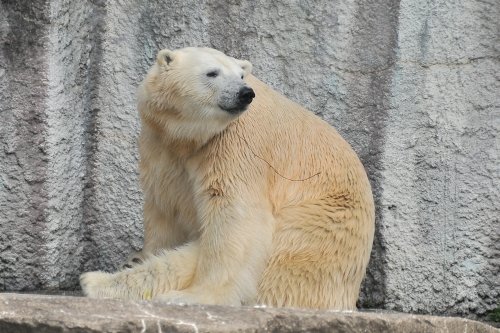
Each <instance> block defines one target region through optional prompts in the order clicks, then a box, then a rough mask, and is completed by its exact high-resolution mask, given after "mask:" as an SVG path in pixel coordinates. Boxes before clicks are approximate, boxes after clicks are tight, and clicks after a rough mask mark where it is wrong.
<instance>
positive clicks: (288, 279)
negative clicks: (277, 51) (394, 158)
mask: <svg viewBox="0 0 500 333" xmlns="http://www.w3.org/2000/svg"><path fill="white" fill-rule="evenodd" d="M212 69H217V70H218V75H217V77H215V78H214V77H208V76H207V73H206V72H207V71H208V70H212ZM250 71H251V64H250V63H248V62H246V61H240V60H236V59H233V58H231V57H228V56H226V55H224V54H222V53H220V52H218V51H215V50H211V49H199V48H186V49H180V50H176V51H169V50H163V51H160V52H159V54H158V59H157V62H156V64H155V65H154V66H153V67H152V69H151V70H150V72H149V73H148V75H147V77H146V79H145V80H144V82H143V84H142V86H141V88H140V91H139V112H140V116H141V120H142V131H141V137H140V174H141V181H142V186H143V190H144V195H145V205H144V227H145V240H144V249H143V251H142V253H141V254H140V256H141V257H142V258H144V262H143V263H140V264H138V265H135V266H133V267H132V268H129V269H124V270H122V271H120V272H117V273H114V274H109V273H102V272H91V273H86V274H83V275H82V277H81V285H82V289H83V291H84V293H85V294H86V295H88V296H90V297H117V298H127V299H150V298H160V299H165V300H169V301H174V302H188V303H189V302H197V303H211V304H233V305H237V304H256V303H259V304H266V305H269V306H290V307H307V308H324V309H354V308H355V303H356V300H357V298H358V294H359V288H360V284H361V281H362V279H363V276H364V274H365V269H366V266H367V263H368V259H369V256H370V251H371V246H372V240H373V233H374V204H373V197H372V193H371V189H370V184H369V182H368V179H367V176H366V173H365V171H364V168H363V166H362V164H361V163H360V161H359V159H358V157H357V156H356V154H355V153H354V152H353V150H352V149H351V147H350V146H349V144H347V143H346V142H345V141H344V140H343V139H342V138H341V137H340V135H339V134H338V133H337V132H336V131H335V130H334V129H333V128H332V127H331V126H330V125H328V124H327V123H326V122H324V121H322V120H321V119H320V118H318V117H317V116H315V115H314V114H312V113H311V112H309V111H307V110H305V109H304V108H302V107H300V106H299V105H297V104H295V103H293V102H291V101H290V100H288V99H287V98H285V97H283V96H282V95H280V94H278V93H277V92H275V91H273V90H272V89H271V88H269V87H268V86H266V85H265V84H264V83H262V82H261V81H259V80H258V79H256V78H255V77H253V76H252V75H250ZM241 75H245V82H246V84H247V85H249V86H250V87H252V88H253V90H254V91H255V95H256V97H255V99H254V100H253V102H252V103H251V104H250V107H249V108H248V110H246V111H245V112H243V113H241V114H240V113H238V114H233V113H229V112H227V111H224V110H222V109H221V108H220V107H219V106H218V103H219V102H218V101H220V100H221V98H226V97H221V96H222V95H221V94H222V93H221V91H223V90H224V91H231V89H232V88H231V87H232V86H235V87H236V86H237V87H241V86H243V85H245V83H244V82H243V80H242V79H241V78H240V76H241ZM238 89H239V88H238ZM233 90H234V89H233ZM228 94H229V95H230V93H228ZM226 95H227V94H226ZM229 95H228V96H229ZM229 99H230V98H229Z"/></svg>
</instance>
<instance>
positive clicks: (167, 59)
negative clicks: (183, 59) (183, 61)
mask: <svg viewBox="0 0 500 333" xmlns="http://www.w3.org/2000/svg"><path fill="white" fill-rule="evenodd" d="M174 58H175V55H174V52H173V51H170V50H167V49H164V50H161V51H160V52H158V55H157V56H156V62H157V63H158V64H159V65H162V66H168V65H170V63H171V62H172V61H174Z"/></svg>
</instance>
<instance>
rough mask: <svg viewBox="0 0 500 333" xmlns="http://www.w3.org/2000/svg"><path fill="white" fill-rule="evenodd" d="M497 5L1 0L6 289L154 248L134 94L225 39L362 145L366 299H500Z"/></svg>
mask: <svg viewBox="0 0 500 333" xmlns="http://www.w3.org/2000/svg"><path fill="white" fill-rule="evenodd" d="M499 17H500V5H499V4H498V3H496V2H495V1H481V0H476V1H473V0H470V1H435V2H429V1H427V0H425V1H424V0H411V1H410V0H404V1H391V0H379V1H371V0H356V1H347V0H336V1H327V0H319V1H308V0H294V1H285V0H280V1H263V0H258V1H238V0H231V1H194V0H188V1H169V2H167V1H130V0H127V1H125V0H123V1H103V0H94V1H76V2H75V1H69V0H45V1H42V0H36V1H27V0H21V1H6V0H3V1H1V2H0V124H1V126H0V289H4V290H10V291H15V290H29V289H71V288H74V287H75V286H76V285H77V277H78V275H79V274H80V273H81V272H83V271H86V270H94V269H105V270H112V269H114V268H116V267H117V266H118V265H119V264H120V263H121V262H122V261H123V260H124V258H125V257H126V256H127V255H128V253H129V252H130V251H132V250H133V249H137V248H139V247H140V245H141V234H142V226H141V198H142V196H141V193H140V191H139V188H138V179H137V149H136V140H137V135H138V131H139V121H138V117H137V114H136V110H135V91H136V87H137V85H138V83H139V82H140V80H141V78H142V77H143V75H144V73H145V72H146V70H147V68H148V67H149V65H150V64H151V63H152V61H153V59H154V56H155V54H156V52H157V50H158V49H160V48H165V47H168V48H172V49H174V48H178V47H184V46H211V47H215V48H217V49H220V50H221V51H224V52H226V53H228V54H230V55H232V56H235V57H241V58H245V59H248V60H250V61H251V62H252V63H253V64H254V73H255V74H256V75H257V76H258V77H260V78H261V79H262V80H263V81H265V82H267V83H268V84H270V85H271V86H273V87H275V88H276V89H277V90H278V91H281V92H282V93H284V94H285V95H286V96H288V97H289V98H291V99H293V100H295V101H297V102H299V103H300V104H303V105H305V106H307V107H308V108H309V109H310V110H311V111H313V112H315V113H316V114H318V115H320V116H321V117H323V118H324V119H326V120H327V121H328V122H330V123H331V124H332V125H333V126H335V127H336V128H337V129H338V130H339V131H340V132H341V133H342V135H343V136H344V137H345V138H346V139H348V141H349V142H350V143H351V144H352V145H353V147H354V149H355V150H356V151H357V152H358V154H359V155H360V157H361V158H362V160H363V162H364V164H365V166H366V169H367V171H368V173H369V176H370V179H371V181H372V185H373V188H374V194H375V197H376V204H377V231H376V240H375V244H374V249H373V255H372V261H371V263H370V267H369V270H368V274H367V278H366V280H365V283H364V288H363V293H362V297H361V302H360V304H361V305H363V306H368V307H383V308H388V309H396V310H402V311H408V312H421V313H433V314H463V315H471V316H474V315H476V314H478V315H481V314H484V313H485V312H486V311H488V310H491V309H493V308H495V307H496V306H498V303H499V297H500V296H499V295H500V282H499V278H498V276H500V272H499V267H500V224H499V216H500V207H499V204H498V202H499V201H500V200H499V199H500V198H499V193H500V185H499V184H500V182H499V179H500V172H499V156H498V155H499V139H498V136H499V134H500V116H499V111H500V97H499V94H500V93H499V91H500V50H499V49H498V47H499V45H500V41H499V37H498V36H499V34H500V26H499V23H498V22H499V20H498V18H499Z"/></svg>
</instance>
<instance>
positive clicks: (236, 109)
mask: <svg viewBox="0 0 500 333" xmlns="http://www.w3.org/2000/svg"><path fill="white" fill-rule="evenodd" d="M219 108H220V109H221V110H222V111H224V112H226V113H228V114H230V115H233V116H237V115H239V114H241V113H243V112H245V111H246V110H247V109H248V105H245V106H236V107H234V108H227V107H222V106H220V105H219Z"/></svg>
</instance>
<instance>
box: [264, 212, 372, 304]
mask: <svg viewBox="0 0 500 333" xmlns="http://www.w3.org/2000/svg"><path fill="white" fill-rule="evenodd" d="M290 213H291V214H290V215H288V216H289V217H290V218H295V219H297V218H300V217H302V220H300V219H299V220H295V221H290V220H288V221H283V220H282V221H280V225H279V226H278V228H277V230H276V232H275V234H274V237H273V250H272V254H271V257H270V259H269V262H268V265H267V267H266V270H265V271H264V274H263V276H262V279H261V281H260V283H259V288H258V303H259V304H265V305H270V306H276V307H301V308H314V309H335V310H354V309H355V308H356V301H357V299H358V295H359V289H360V284H361V281H362V279H363V276H364V274H365V269H366V265H367V263H368V259H369V255H370V250H371V243H372V237H373V232H372V226H371V225H370V222H368V224H365V223H363V221H358V220H357V219H356V218H355V217H354V216H352V214H351V213H350V212H347V214H346V215H345V216H346V217H348V216H349V215H351V216H350V218H348V219H347V220H344V219H336V218H335V215H337V214H324V215H321V214H315V215H314V216H313V215H311V216H307V220H306V219H304V217H306V216H304V214H303V213H304V212H299V211H297V210H294V211H291V212H290ZM316 213H318V210H316ZM320 213H321V212H320ZM329 213H332V212H331V211H330V212H329ZM338 213H341V212H340V211H339V212H338ZM341 215H344V214H343V213H341ZM309 219H310V220H309Z"/></svg>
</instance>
